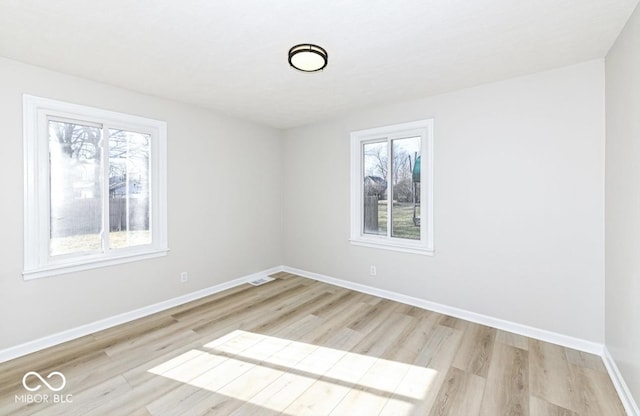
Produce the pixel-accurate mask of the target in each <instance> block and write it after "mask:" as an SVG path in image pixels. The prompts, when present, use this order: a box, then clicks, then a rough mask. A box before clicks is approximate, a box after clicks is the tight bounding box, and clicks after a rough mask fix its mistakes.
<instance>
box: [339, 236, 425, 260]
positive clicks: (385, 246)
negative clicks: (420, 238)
mask: <svg viewBox="0 0 640 416" xmlns="http://www.w3.org/2000/svg"><path fill="white" fill-rule="evenodd" d="M349 241H350V242H351V245H354V246H361V247H369V248H377V249H382V250H390V251H398V252H401V253H409V254H420V255H423V256H433V255H434V251H433V249H428V248H425V247H416V246H407V245H404V244H394V243H392V242H391V243H389V242H381V241H368V240H359V239H350V240H349Z"/></svg>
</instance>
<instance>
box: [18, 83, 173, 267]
mask: <svg viewBox="0 0 640 416" xmlns="http://www.w3.org/2000/svg"><path fill="white" fill-rule="evenodd" d="M24 146H25V150H24V152H25V255H24V278H25V279H33V278H37V277H44V276H50V275H55V274H60V273H65V272H70V271H77V270H85V269H89V268H94V267H100V266H107V265H111V264H118V263H123V262H126V261H132V260H137V259H142V258H150V257H156V256H161V255H165V254H166V252H167V229H166V228H167V225H166V124H165V123H164V122H161V121H156V120H150V119H146V118H142V117H135V116H130V115H127V114H120V113H114V112H111V111H106V110H100V109H96V108H91V107H84V106H80V105H75V104H68V103H63V102H60V101H53V100H49V99H45V98H39V97H32V96H27V95H25V96H24Z"/></svg>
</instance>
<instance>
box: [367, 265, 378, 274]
mask: <svg viewBox="0 0 640 416" xmlns="http://www.w3.org/2000/svg"><path fill="white" fill-rule="evenodd" d="M377 273H378V270H376V266H371V267H369V276H375V275H376V274H377Z"/></svg>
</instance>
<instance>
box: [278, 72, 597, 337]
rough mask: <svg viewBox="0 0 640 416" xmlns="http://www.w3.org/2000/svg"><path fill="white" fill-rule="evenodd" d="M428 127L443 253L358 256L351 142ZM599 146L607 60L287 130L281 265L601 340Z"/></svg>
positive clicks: (365, 251) (368, 252)
mask: <svg viewBox="0 0 640 416" xmlns="http://www.w3.org/2000/svg"><path fill="white" fill-rule="evenodd" d="M429 117H433V118H434V120H435V121H434V123H435V175H434V177H435V195H434V201H435V250H436V254H435V256H433V257H428V256H420V255H410V254H403V253H397V252H389V251H383V250H378V249H370V248H365V247H355V246H351V245H350V244H349V242H348V238H349V133H350V132H351V131H353V130H359V129H366V128H371V127H378V126H383V125H388V124H394V123H400V122H406V121H412V120H419V119H424V118H429ZM604 137H605V124H604V62H603V61H602V60H596V61H591V62H587V63H583V64H579V65H575V66H571V67H566V68H562V69H558V70H554V71H549V72H544V73H538V74H535V75H530V76H526V77H521V78H516V79H511V80H506V81H502V82H497V83H493V84H487V85H483V86H480V87H475V88H471V89H466V90H462V91H458V92H455V93H450V94H445V95H440V96H436V97H431V98H426V99H422V100H418V101H412V102H405V103H401V104H396V105H388V106H385V107H382V108H375V109H370V110H367V111H360V112H356V113H353V114H351V115H348V116H345V117H342V118H340V119H336V120H331V121H327V122H324V123H319V124H316V125H312V126H307V127H301V128H297V129H292V130H288V131H286V132H285V135H284V163H285V168H284V195H285V198H284V199H285V201H286V203H285V205H284V215H283V218H284V233H285V234H284V243H285V251H284V255H285V264H287V265H288V266H291V267H295V268H299V269H303V270H308V271H312V272H316V273H321V274H325V275H329V276H332V277H336V278H340V279H345V280H349V281H352V282H356V283H362V284H366V285H370V286H375V287H378V288H382V289H387V290H391V291H395V292H399V293H403V294H407V295H412V296H415V297H419V298H423V299H426V300H430V301H435V302H438V303H442V304H445V305H449V306H454V307H458V308H462V309H466V310H470V311H473V312H476V313H481V314H486V315H490V316H494V317H498V318H502V319H506V320H509V321H513V322H517V323H520V324H525V325H530V326H533V327H537V328H541V329H546V330H549V331H554V332H558V333H561V334H566V335H570V336H575V337H579V338H583V339H587V340H591V341H595V342H603V341H604V313H603V312H604V295H603V294H604V224H603V218H604V212H603V209H604V192H603V190H604ZM369 265H376V266H377V277H375V278H371V277H369V276H368V271H369Z"/></svg>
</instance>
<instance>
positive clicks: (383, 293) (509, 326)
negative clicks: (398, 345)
mask: <svg viewBox="0 0 640 416" xmlns="http://www.w3.org/2000/svg"><path fill="white" fill-rule="evenodd" d="M281 270H282V271H284V272H288V273H293V274H297V275H298V276H302V277H306V278H309V279H314V280H318V281H321V282H325V283H329V284H332V285H335V286H340V287H344V288H346V289H352V290H355V291H358V292H362V293H367V294H369V295H373V296H378V297H381V298H384V299H389V300H394V301H396V302H400V303H404V304H407V305H411V306H417V307H418V308H422V309H427V310H430V311H434V312H438V313H442V314H445V315H449V316H453V317H456V318H460V319H464V320H466V321H471V322H475V323H478V324H482V325H486V326H490V327H492V328H496V329H502V330H504V331H509V332H513V333H516V334H520V335H524V336H526V337H530V338H535V339H539V340H541V341H546V342H550V343H552V344H557V345H561V346H563V347H568V348H572V349H575V350H578V351H583V352H588V353H590V354H596V355H600V356H602V353H603V350H604V346H603V345H602V344H599V343H597V342H593V341H587V340H584V339H580V338H575V337H571V336H568V335H563V334H558V333H556V332H552V331H547V330H544V329H540V328H534V327H531V326H527V325H522V324H519V323H515V322H511V321H506V320H504V319H499V318H494V317H492V316H488V315H482V314H479V313H475V312H471V311H467V310H465V309H459V308H455V307H452V306H447V305H443V304H440V303H436V302H431V301H428V300H424V299H420V298H415V297H412V296H408V295H403V294H401V293H396V292H391V291H388V290H384V289H378V288H375V287H371V286H367V285H363V284H360V283H354V282H350V281H347V280H342V279H336V278H334V277H329V276H325V275H322V274H318V273H313V272H308V271H306V270H300V269H295V268H293V267H287V266H282V267H281Z"/></svg>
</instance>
